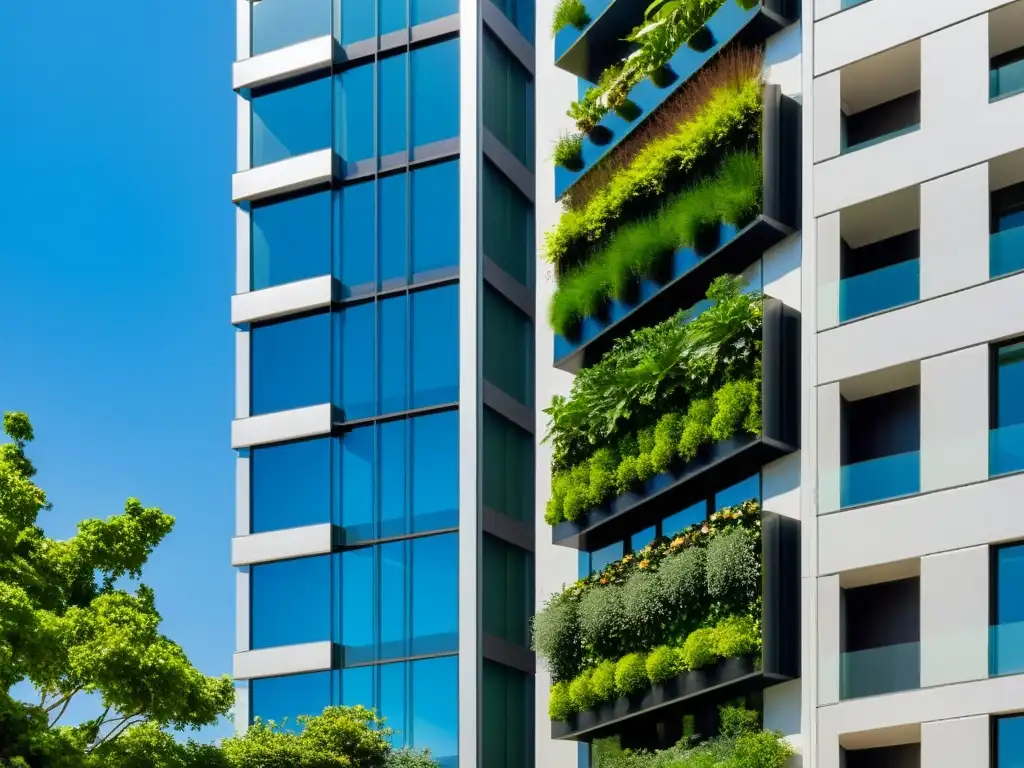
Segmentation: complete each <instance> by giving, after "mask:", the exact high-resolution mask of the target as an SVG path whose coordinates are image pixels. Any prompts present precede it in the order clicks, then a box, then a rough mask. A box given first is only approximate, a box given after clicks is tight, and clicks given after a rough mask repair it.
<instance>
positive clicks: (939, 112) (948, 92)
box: [921, 14, 989, 155]
mask: <svg viewBox="0 0 1024 768" xmlns="http://www.w3.org/2000/svg"><path fill="white" fill-rule="evenodd" d="M988 71H989V55H988V16H987V15H986V14H981V15H979V16H975V17H974V18H971V19H968V20H966V21H962V22H960V23H959V24H954V25H953V26H951V27H947V28H945V29H942V30H939V31H938V32H935V33H933V34H931V35H928V36H926V37H924V38H922V39H921V130H922V132H924V133H925V134H926V135H927V136H928V137H929V138H928V142H929V144H928V147H929V149H931V150H932V151H935V152H941V153H942V154H943V155H945V154H947V153H949V149H948V147H947V146H946V142H947V141H952V140H957V141H961V142H962V141H965V140H970V141H976V140H977V137H976V136H975V135H973V133H972V132H971V131H965V130H964V126H965V125H970V124H971V122H972V121H973V119H974V118H975V117H978V118H981V117H982V116H983V112H984V110H985V109H987V108H988Z"/></svg>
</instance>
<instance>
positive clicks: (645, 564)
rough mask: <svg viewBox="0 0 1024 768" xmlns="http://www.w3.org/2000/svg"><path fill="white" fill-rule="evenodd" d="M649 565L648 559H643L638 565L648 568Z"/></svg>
mask: <svg viewBox="0 0 1024 768" xmlns="http://www.w3.org/2000/svg"><path fill="white" fill-rule="evenodd" d="M648 565H650V562H649V561H647V560H641V561H640V562H639V564H638V566H637V567H639V568H646V567H647V566H648Z"/></svg>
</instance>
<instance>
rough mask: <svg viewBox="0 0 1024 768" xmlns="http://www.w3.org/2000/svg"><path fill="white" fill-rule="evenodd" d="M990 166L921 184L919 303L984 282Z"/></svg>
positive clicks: (986, 258) (968, 169)
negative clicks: (920, 300)
mask: <svg viewBox="0 0 1024 768" xmlns="http://www.w3.org/2000/svg"><path fill="white" fill-rule="evenodd" d="M988 251H989V187H988V163H982V164H981V165H975V166H972V167H971V168H965V169H964V170H962V171H957V172H956V173H951V174H949V175H948V176H940V177H939V178H937V179H934V180H932V181H929V182H925V183H924V184H922V185H921V299H922V300H924V299H930V298H932V297H934V296H941V295H942V294H944V293H952V292H953V291H959V290H961V289H963V288H967V287H970V286H972V285H978V284H980V283H984V282H985V281H987V280H988V276H989V258H988Z"/></svg>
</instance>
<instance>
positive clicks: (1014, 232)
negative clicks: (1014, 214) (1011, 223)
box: [989, 227, 1024, 277]
mask: <svg viewBox="0 0 1024 768" xmlns="http://www.w3.org/2000/svg"><path fill="white" fill-rule="evenodd" d="M1022 269H1024V227H1013V228H1012V229H1004V230H1003V231H1002V232H993V233H992V235H991V237H990V238H989V276H990V277H1000V276H1002V275H1008V274H1010V273H1011V272H1018V271H1020V270H1022Z"/></svg>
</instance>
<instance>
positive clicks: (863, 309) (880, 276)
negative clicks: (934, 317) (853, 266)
mask: <svg viewBox="0 0 1024 768" xmlns="http://www.w3.org/2000/svg"><path fill="white" fill-rule="evenodd" d="M920 298H921V263H920V261H919V260H918V259H910V260H908V261H901V262H899V263H898V264H892V265H890V266H888V267H882V268H881V269H876V270H874V271H872V272H865V273H863V274H860V275H856V276H854V277H847V278H844V279H843V280H841V281H840V283H839V321H840V322H841V323H845V322H847V321H849V320H854V319H856V318H858V317H864V316H865V315H871V314H874V313H875V312H882V311H884V310H887V309H892V308H893V307H898V306H901V305H903V304H912V303H914V302H915V301H918V300H919V299H920Z"/></svg>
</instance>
